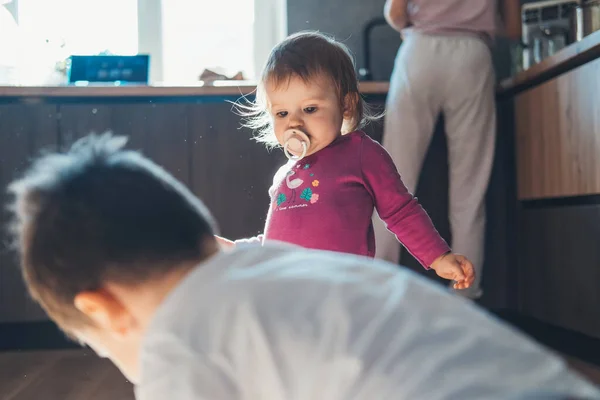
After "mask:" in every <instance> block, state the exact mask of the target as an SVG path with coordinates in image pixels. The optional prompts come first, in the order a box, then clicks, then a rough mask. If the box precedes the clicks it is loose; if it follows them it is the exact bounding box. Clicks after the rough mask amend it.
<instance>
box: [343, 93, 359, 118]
mask: <svg viewBox="0 0 600 400" xmlns="http://www.w3.org/2000/svg"><path fill="white" fill-rule="evenodd" d="M359 101H360V98H359V94H358V93H348V94H347V95H346V97H345V98H344V119H352V118H353V117H354V115H356V108H357V107H358V104H359Z"/></svg>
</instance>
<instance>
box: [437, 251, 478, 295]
mask: <svg viewBox="0 0 600 400" xmlns="http://www.w3.org/2000/svg"><path fill="white" fill-rule="evenodd" d="M431 269H433V270H435V272H436V273H437V274H438V275H439V276H441V277H442V278H445V279H449V280H452V281H454V282H455V283H454V289H467V288H468V287H469V286H471V284H472V283H473V280H474V279H475V269H474V268H473V264H472V263H471V261H469V259H468V258H467V257H465V256H461V255H460V254H454V253H447V254H444V255H443V256H440V257H439V258H438V259H436V260H435V261H434V262H433V264H431Z"/></svg>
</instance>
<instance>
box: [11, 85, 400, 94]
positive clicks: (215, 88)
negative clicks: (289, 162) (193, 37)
mask: <svg viewBox="0 0 600 400" xmlns="http://www.w3.org/2000/svg"><path fill="white" fill-rule="evenodd" d="M388 89H389V82H386V81H373V82H361V83H360V91H361V93H362V94H365V95H377V94H387V92H388ZM255 90H256V85H255V84H254V83H253V82H248V81H240V82H239V83H236V82H235V81H223V82H216V84H214V85H202V84H201V83H200V84H199V85H189V86H177V85H174V86H169V85H157V86H146V85H131V86H0V98H3V97H4V98H6V97H11V98H46V97H48V98H76V97H130V98H136V97H145V98H149V97H150V98H151V97H197V96H200V97H201V96H227V97H238V96H239V97H241V96H247V95H252V94H253V93H254V92H255Z"/></svg>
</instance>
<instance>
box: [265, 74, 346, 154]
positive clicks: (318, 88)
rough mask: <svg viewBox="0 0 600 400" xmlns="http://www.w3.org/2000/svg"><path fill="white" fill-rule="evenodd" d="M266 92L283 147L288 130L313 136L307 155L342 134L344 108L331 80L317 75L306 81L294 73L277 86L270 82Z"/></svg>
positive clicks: (276, 134)
mask: <svg viewBox="0 0 600 400" xmlns="http://www.w3.org/2000/svg"><path fill="white" fill-rule="evenodd" d="M265 94H266V97H267V105H268V110H269V113H270V114H271V117H272V118H273V129H274V131H275V136H276V137H277V140H278V141H279V144H281V145H282V146H283V144H284V133H285V131H286V130H288V129H292V128H295V129H299V130H301V131H303V132H304V133H306V135H307V136H308V138H309V139H310V147H309V148H308V150H307V152H306V155H310V154H314V153H316V152H318V151H319V150H321V149H323V148H325V147H327V146H329V145H330V144H331V143H332V142H333V141H334V140H335V139H337V138H338V137H339V136H340V135H341V129H342V123H343V121H344V112H345V111H344V109H343V106H342V104H340V100H339V98H338V94H337V91H336V88H335V87H334V85H333V84H332V83H331V81H330V80H329V79H326V78H324V77H316V78H315V79H312V80H311V82H309V83H305V82H304V81H303V80H302V79H301V78H299V77H297V76H293V77H291V78H290V80H289V82H285V83H282V84H280V85H278V86H275V85H273V84H272V83H269V82H267V84H266V85H265Z"/></svg>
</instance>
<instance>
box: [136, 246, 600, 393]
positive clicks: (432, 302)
mask: <svg viewBox="0 0 600 400" xmlns="http://www.w3.org/2000/svg"><path fill="white" fill-rule="evenodd" d="M553 394H563V395H567V394H569V395H572V396H573V395H579V396H582V397H583V398H593V399H600V395H599V393H598V392H597V391H596V389H595V388H594V387H593V386H592V385H591V384H589V383H587V382H586V381H584V380H582V379H581V378H579V377H578V376H576V375H574V374H573V373H571V372H569V370H568V369H567V368H566V366H565V364H564V363H563V362H562V360H561V359H559V358H557V357H556V356H554V355H553V354H551V353H549V352H548V351H546V350H544V349H542V348H541V347H540V346H538V345H537V344H535V343H533V342H532V341H530V340H528V339H527V338H525V337H524V336H522V335H521V334H519V333H517V332H516V331H515V330H513V329H511V328H509V327H508V326H506V325H504V324H503V323H501V322H499V321H497V320H496V319H495V318H493V317H491V316H490V315H488V314H486V313H485V312H483V311H481V310H480V309H478V308H476V307H475V306H474V305H472V304H471V303H469V302H468V301H467V300H464V299H462V298H459V297H458V296H454V295H451V294H449V293H447V292H445V291H443V289H442V288H440V287H438V286H436V285H434V284H433V283H430V282H428V281H426V280H425V279H424V278H421V277H418V276H417V275H416V274H413V273H411V272H410V271H407V270H403V269H399V268H397V267H395V266H393V265H391V264H386V263H382V262H379V261H375V260H371V259H367V258H359V257H355V256H349V255H340V254H334V253H327V252H320V251H311V250H304V249H299V248H295V247H289V246H280V245H266V246H264V247H246V248H242V249H238V250H234V251H231V252H225V253H221V254H219V255H217V256H215V257H214V258H212V259H210V260H209V261H208V262H206V263H203V264H202V265H200V266H199V267H198V268H197V269H196V270H194V271H193V272H191V273H190V274H189V275H188V277H187V278H186V279H185V280H184V281H183V282H182V283H181V284H180V285H179V286H178V287H177V288H176V289H175V290H174V291H173V292H172V293H171V294H170V295H169V296H168V298H167V299H166V300H165V302H164V303H163V304H162V305H161V306H160V307H159V309H158V311H157V313H156V315H155V317H154V319H153V321H152V323H151V325H150V327H149V330H148V332H147V335H146V337H145V340H144V343H143V346H142V352H141V379H140V382H139V385H138V386H137V387H136V395H137V398H138V399H139V400H154V399H156V400H165V399H172V400H184V399H185V400H192V399H211V400H226V399H236V400H238V399H239V400H300V399H302V400H319V399H327V400H342V399H344V400H346V399H352V400H359V399H360V400H385V399H390V400H392V399H393V400H402V399H410V400H418V399H426V400H437V399H460V400H467V399H486V400H493V399H524V398H527V399H533V398H540V399H541V398H544V399H550V398H561V397H553ZM525 395H530V396H529V397H525Z"/></svg>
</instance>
